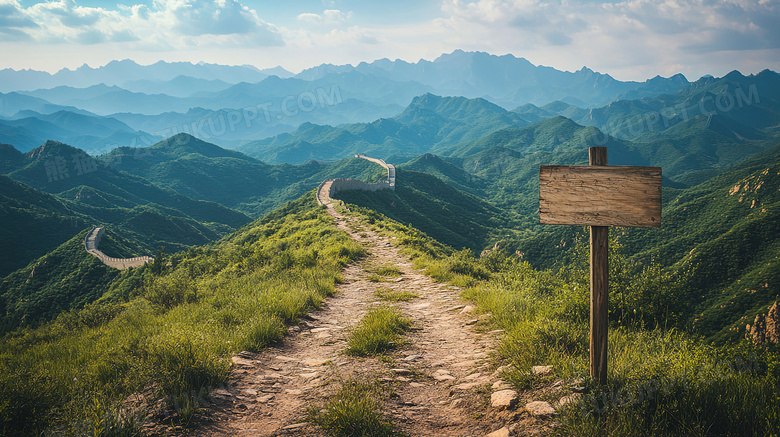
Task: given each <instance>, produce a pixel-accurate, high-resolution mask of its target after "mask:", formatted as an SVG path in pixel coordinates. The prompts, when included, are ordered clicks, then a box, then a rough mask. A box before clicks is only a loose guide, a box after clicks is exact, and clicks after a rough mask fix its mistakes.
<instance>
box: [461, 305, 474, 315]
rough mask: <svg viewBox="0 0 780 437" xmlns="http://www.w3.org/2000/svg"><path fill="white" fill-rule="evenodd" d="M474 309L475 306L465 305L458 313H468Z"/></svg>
mask: <svg viewBox="0 0 780 437" xmlns="http://www.w3.org/2000/svg"><path fill="white" fill-rule="evenodd" d="M475 309H476V308H474V307H473V306H471V305H466V306H465V307H463V309H462V310H460V313H461V314H465V313H470V312H472V311H474V310H475Z"/></svg>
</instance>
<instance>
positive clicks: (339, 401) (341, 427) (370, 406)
mask: <svg viewBox="0 0 780 437" xmlns="http://www.w3.org/2000/svg"><path fill="white" fill-rule="evenodd" d="M381 396H382V394H381V392H380V391H379V389H378V388H377V387H376V386H372V385H369V384H365V383H362V382H358V381H354V380H349V381H347V382H345V383H344V384H343V385H342V386H341V389H340V390H339V391H338V392H337V393H336V394H335V395H333V396H332V397H331V398H330V400H329V401H328V403H327V404H325V405H324V406H323V407H322V408H321V409H312V410H311V411H310V412H309V419H308V420H309V421H310V422H312V423H314V424H315V425H317V426H319V427H320V428H322V430H323V431H325V434H326V435H328V436H330V437H392V436H398V437H401V436H403V434H401V433H400V432H398V431H396V430H395V428H394V427H393V425H392V424H391V423H389V422H387V421H386V420H385V419H384V418H383V417H382V414H381V412H380V411H381V406H380V403H379V401H378V400H377V398H380V397H381Z"/></svg>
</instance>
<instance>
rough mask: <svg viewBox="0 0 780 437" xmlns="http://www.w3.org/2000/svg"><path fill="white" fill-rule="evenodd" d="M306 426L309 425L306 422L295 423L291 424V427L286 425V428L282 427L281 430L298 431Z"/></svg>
mask: <svg viewBox="0 0 780 437" xmlns="http://www.w3.org/2000/svg"><path fill="white" fill-rule="evenodd" d="M308 424H309V423H308V422H301V423H295V424H292V425H287V426H285V427H283V428H282V429H298V428H303V427H304V426H306V425H308Z"/></svg>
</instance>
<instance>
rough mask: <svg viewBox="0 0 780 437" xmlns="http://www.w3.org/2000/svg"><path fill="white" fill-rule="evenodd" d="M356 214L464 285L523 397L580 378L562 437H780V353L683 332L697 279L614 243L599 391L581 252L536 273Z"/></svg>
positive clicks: (439, 276) (516, 261)
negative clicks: (536, 371) (592, 368)
mask: <svg viewBox="0 0 780 437" xmlns="http://www.w3.org/2000/svg"><path fill="white" fill-rule="evenodd" d="M349 208H350V210H351V211H354V212H353V213H354V214H357V215H360V216H362V217H363V219H364V220H366V221H368V222H370V223H372V224H373V226H374V229H375V230H376V231H377V232H380V233H383V234H386V235H392V236H394V237H396V240H395V241H398V242H399V245H400V246H401V247H402V251H403V252H404V253H406V254H408V255H410V256H411V257H412V258H413V260H414V261H415V263H416V264H417V265H418V267H422V268H425V270H426V273H427V274H429V275H431V276H432V277H433V278H435V279H436V280H439V281H447V282H450V283H452V284H456V285H459V286H461V287H464V296H466V297H468V298H469V299H472V300H473V301H474V302H475V303H476V304H477V305H478V307H479V308H480V310H481V311H484V312H486V313H491V314H492V318H491V320H492V323H493V324H494V325H495V327H496V328H500V329H503V330H505V335H504V337H503V340H502V342H501V345H500V348H499V352H500V353H501V355H502V356H503V357H504V359H505V360H507V361H508V362H510V363H511V364H512V370H511V371H508V372H507V377H508V378H509V380H510V381H511V382H512V383H513V384H515V385H516V386H517V387H518V388H522V389H533V390H544V388H545V387H547V386H548V385H549V384H550V382H552V381H551V379H550V378H552V379H557V378H562V379H564V381H566V382H567V383H569V384H571V383H572V382H573V381H576V380H579V379H582V380H583V382H581V383H580V384H582V385H585V386H586V387H588V389H589V394H588V395H587V396H585V397H584V398H583V399H582V400H580V401H579V402H577V403H575V404H574V405H573V406H572V407H570V408H567V409H565V410H562V411H561V415H560V417H559V418H558V420H559V421H560V422H561V426H560V427H559V428H557V429H556V431H555V433H556V435H562V436H564V435H567V436H568V435H578V436H604V435H609V436H635V435H686V436H688V435H718V436H720V435H722V436H737V435H739V436H743V435H754V436H759V435H761V436H763V435H768V436H776V435H778V434H777V430H778V429H780V414H778V411H780V397H778V396H777V393H778V390H780V351H778V350H777V349H776V348H774V349H772V348H770V349H762V348H757V347H754V346H751V345H749V344H746V343H744V342H743V343H740V344H733V345H731V346H714V345H708V344H706V343H704V342H702V339H701V337H699V336H697V335H695V334H691V333H686V332H684V331H681V330H678V329H676V327H677V326H680V325H684V321H685V320H686V317H687V316H688V314H689V313H690V308H689V306H688V305H687V304H686V302H685V300H684V296H685V295H686V293H687V292H688V291H687V288H686V287H688V286H689V284H690V276H689V272H687V273H686V272H685V271H684V270H683V271H680V272H679V273H676V274H673V273H669V272H667V271H666V270H665V269H663V268H662V267H661V266H659V265H657V264H654V263H645V264H640V263H638V262H636V261H632V260H630V259H628V258H626V257H625V256H623V255H622V254H621V252H620V251H621V247H620V245H618V244H617V243H616V242H615V241H614V240H613V241H612V242H611V245H610V250H611V264H610V270H611V271H610V275H611V284H610V285H611V287H610V307H609V311H610V315H609V319H610V325H611V326H610V336H609V349H608V354H609V357H608V362H609V375H608V384H607V385H606V386H604V387H598V386H597V385H596V384H595V383H594V382H592V381H591V380H590V379H589V378H588V314H589V297H588V296H589V292H588V290H589V284H588V275H587V264H586V259H585V254H586V251H585V250H582V246H580V248H579V249H578V250H576V253H577V254H578V255H577V256H576V257H575V259H574V262H573V263H572V264H570V265H568V266H566V267H564V268H560V269H556V270H536V269H534V268H533V267H532V266H531V265H530V264H529V263H528V262H524V261H523V260H521V259H520V258H519V257H517V256H516V255H514V254H510V253H508V252H506V251H502V250H493V251H487V252H485V253H483V254H482V256H481V257H479V258H476V257H474V256H473V255H471V254H470V253H469V252H468V251H457V252H453V251H452V250H448V249H447V248H446V247H443V246H441V245H440V244H439V243H437V242H436V241H435V240H433V239H431V238H429V237H427V236H426V235H425V234H422V233H421V232H419V231H417V230H415V229H413V228H410V227H407V226H404V225H402V224H400V223H398V222H394V221H392V220H389V219H387V218H386V217H384V216H382V215H381V214H378V213H376V212H373V211H371V210H368V209H364V208H361V207H359V206H356V205H349ZM536 365H551V366H553V371H554V374H553V375H552V376H548V377H537V376H534V375H532V373H531V367H532V366H536ZM564 394H567V391H563V392H559V394H558V395H556V396H555V397H554V398H551V399H550V400H556V399H557V398H558V397H560V396H563V395H564ZM547 396H553V395H551V394H550V395H547Z"/></svg>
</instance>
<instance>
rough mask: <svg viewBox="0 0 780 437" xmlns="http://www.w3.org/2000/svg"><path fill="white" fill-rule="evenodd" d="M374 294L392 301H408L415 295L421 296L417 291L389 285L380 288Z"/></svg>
mask: <svg viewBox="0 0 780 437" xmlns="http://www.w3.org/2000/svg"><path fill="white" fill-rule="evenodd" d="M374 295H375V296H376V297H378V298H380V299H382V300H386V301H390V302H408V301H410V300H412V299H414V298H415V297H419V295H418V294H417V293H412V292H411V291H407V290H402V291H398V290H393V289H392V288H387V287H382V288H378V289H377V290H376V291H375V292H374Z"/></svg>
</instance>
